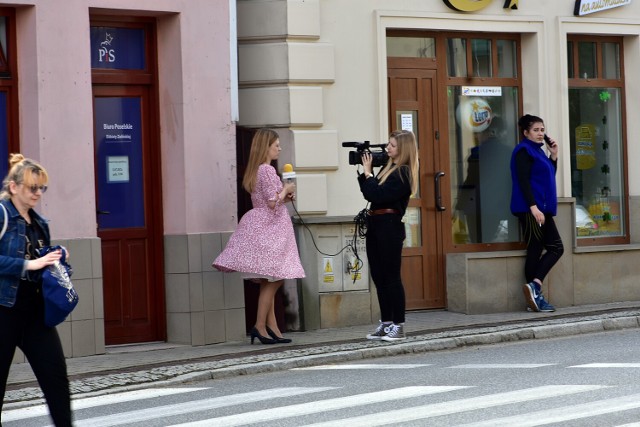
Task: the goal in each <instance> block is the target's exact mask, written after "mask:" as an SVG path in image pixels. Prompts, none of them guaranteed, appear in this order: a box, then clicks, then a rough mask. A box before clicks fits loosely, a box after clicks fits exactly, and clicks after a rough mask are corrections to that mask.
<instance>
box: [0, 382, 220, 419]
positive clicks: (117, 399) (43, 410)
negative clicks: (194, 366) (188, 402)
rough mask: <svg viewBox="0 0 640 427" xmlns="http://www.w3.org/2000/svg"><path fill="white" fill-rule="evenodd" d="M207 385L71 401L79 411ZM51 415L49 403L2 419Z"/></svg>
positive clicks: (15, 411)
mask: <svg viewBox="0 0 640 427" xmlns="http://www.w3.org/2000/svg"><path fill="white" fill-rule="evenodd" d="M206 389H207V388H206V387H195V388H186V387H185V388H156V389H146V390H132V391H126V392H123V393H114V394H106V395H103V396H97V397H87V398H84V399H74V400H72V401H71V409H72V410H73V411H78V410H80V409H87V408H94V407H97V406H106V405H112V404H116V403H122V402H132V401H134V400H142V399H152V398H154V397H162V396H172V395H176V394H182V393H190V392H193V391H200V390H206ZM46 415H49V409H48V408H47V405H44V404H42V405H37V406H30V407H28V408H20V409H10V410H4V411H2V421H4V422H9V421H16V420H24V419H27V418H36V417H42V416H46Z"/></svg>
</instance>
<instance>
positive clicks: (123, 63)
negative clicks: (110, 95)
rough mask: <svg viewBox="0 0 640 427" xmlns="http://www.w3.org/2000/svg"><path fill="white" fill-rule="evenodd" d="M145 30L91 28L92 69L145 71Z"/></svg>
mask: <svg viewBox="0 0 640 427" xmlns="http://www.w3.org/2000/svg"><path fill="white" fill-rule="evenodd" d="M145 53H146V51H145V30H144V29H142V28H118V27H91V68H103V69H119V70H144V69H145V62H146V61H145V59H146V58H145V56H146V55H145Z"/></svg>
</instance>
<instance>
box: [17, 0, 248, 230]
mask: <svg viewBox="0 0 640 427" xmlns="http://www.w3.org/2000/svg"><path fill="white" fill-rule="evenodd" d="M22 3H24V4H25V6H24V7H20V6H19V7H18V8H17V18H16V20H17V42H18V68H19V71H18V77H19V89H18V96H19V104H20V111H19V113H20V142H21V149H22V152H23V153H24V154H25V155H27V156H29V157H33V158H35V159H37V160H39V161H41V162H42V163H43V165H44V166H45V167H46V168H47V170H48V171H49V174H50V180H51V182H50V190H49V191H48V192H47V194H46V195H45V197H44V198H43V202H42V204H41V207H40V211H41V212H42V213H43V214H44V215H45V216H46V217H47V218H49V219H50V220H51V221H52V222H51V226H52V233H53V236H52V237H53V238H54V239H73V238H86V237H94V236H96V216H95V210H96V206H95V192H94V188H95V187H94V165H93V163H94V157H93V155H94V152H93V149H94V148H93V114H92V95H91V69H90V59H91V57H90V50H89V18H90V15H91V14H92V13H97V12H98V11H99V13H100V14H101V15H104V14H110V15H126V16H129V15H133V14H135V15H141V16H154V17H157V19H158V27H157V28H158V63H159V72H158V73H159V76H158V81H159V83H158V93H159V116H160V124H159V126H160V129H161V133H160V138H161V141H160V146H161V150H162V153H161V158H162V190H163V203H164V232H165V234H185V233H200V232H219V231H229V230H232V229H234V228H235V224H236V222H237V218H236V181H235V180H236V178H235V123H234V122H232V119H231V117H232V114H231V113H232V112H231V102H230V96H231V92H230V91H231V89H230V88H231V84H230V64H229V61H230V60H229V57H230V55H229V52H230V46H231V44H230V40H229V3H228V0H189V1H187V2H185V1H178V0H136V1H135V2H132V1H130V0H118V1H116V0H102V1H99V0H65V1H64V2H63V3H61V2H59V1H51V0H32V1H30V2H22V1H14V2H13V4H14V5H16V4H22ZM27 4H30V5H27ZM62 4H63V5H64V6H63V7H61V5H62ZM133 4H134V5H135V10H132V6H131V5H133Z"/></svg>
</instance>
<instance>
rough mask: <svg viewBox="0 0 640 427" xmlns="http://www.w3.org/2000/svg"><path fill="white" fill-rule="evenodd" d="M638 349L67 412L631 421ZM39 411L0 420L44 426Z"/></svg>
mask: <svg viewBox="0 0 640 427" xmlns="http://www.w3.org/2000/svg"><path fill="white" fill-rule="evenodd" d="M639 350H640V331H639V330H638V329H632V330H621V331H610V332H604V333H597V334H585V335H578V336H574V337H568V338H556V339H547V340H534V341H519V342H515V343H512V344H498V345H488V346H480V347H466V348H462V349H458V350H452V351H440V352H432V353H418V354H411V355H406V356H394V357H386V358H377V359H370V360H361V361H358V362H345V363H344V364H334V365H325V366H322V365H321V366H315V367H308V368H299V369H293V370H287V371H282V372H274V373H268V374H257V375H251V376H239V377H233V378H226V379H219V380H210V381H204V382H198V383H194V384H187V385H184V386H174V387H171V388H158V387H155V388H149V389H145V390H139V391H131V392H128V393H129V394H114V395H108V396H100V397H96V398H90V399H79V400H76V401H74V406H75V408H76V409H75V411H74V412H75V416H76V420H77V426H92V427H97V426H112V425H126V426H140V427H141V426H145V427H149V426H169V425H181V426H189V427H194V426H216V427H219V426H229V425H247V424H251V425H256V426H277V427H288V426H296V427H299V426H307V425H313V426H325V427H326V426H341V427H342V426H349V427H352V426H367V427H370V426H375V425H397V426H456V425H467V426H468V425H472V426H496V425H509V426H519V427H520V426H528V425H531V426H534V425H557V426H560V425H562V426H569V427H571V426H581V427H582V426H598V427H608V426H623V425H624V426H625V427H628V426H631V425H633V426H640V423H638V420H640V381H638V379H640V351H639ZM38 411H39V412H38ZM39 414H40V415H39ZM46 414H47V411H46V408H45V407H42V406H40V407H33V408H24V409H19V410H15V411H5V412H4V413H3V419H2V421H3V425H4V426H7V427H10V426H21V427H30V426H43V425H48V423H49V419H48V416H47V415H46Z"/></svg>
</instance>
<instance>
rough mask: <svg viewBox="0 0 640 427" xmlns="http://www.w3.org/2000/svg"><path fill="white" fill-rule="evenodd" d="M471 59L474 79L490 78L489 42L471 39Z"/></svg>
mask: <svg viewBox="0 0 640 427" xmlns="http://www.w3.org/2000/svg"><path fill="white" fill-rule="evenodd" d="M471 58H472V61H473V65H472V67H473V75H474V76H475V77H492V75H493V70H492V68H491V40H486V39H471Z"/></svg>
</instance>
